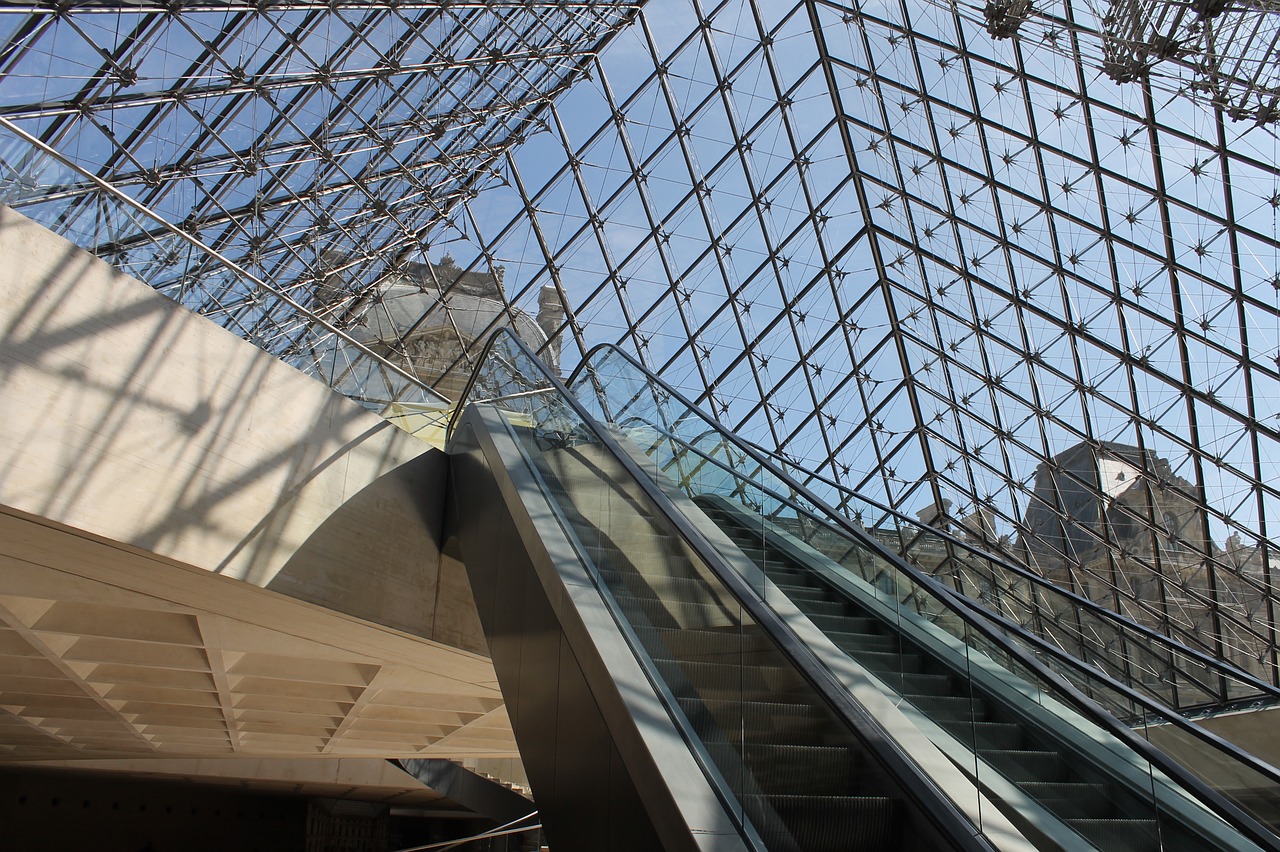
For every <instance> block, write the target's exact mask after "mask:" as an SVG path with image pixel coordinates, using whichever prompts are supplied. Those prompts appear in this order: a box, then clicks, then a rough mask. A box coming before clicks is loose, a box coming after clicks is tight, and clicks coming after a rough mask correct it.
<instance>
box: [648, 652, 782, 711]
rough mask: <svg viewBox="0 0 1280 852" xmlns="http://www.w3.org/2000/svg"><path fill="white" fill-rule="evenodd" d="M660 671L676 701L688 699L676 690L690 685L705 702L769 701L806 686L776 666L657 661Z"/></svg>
mask: <svg viewBox="0 0 1280 852" xmlns="http://www.w3.org/2000/svg"><path fill="white" fill-rule="evenodd" d="M654 663H655V664H656V665H657V667H658V671H660V672H661V673H662V676H663V678H664V679H665V680H666V681H667V686H668V687H669V688H670V689H671V690H672V692H673V693H674V694H675V695H676V697H677V698H684V697H692V696H686V694H684V693H683V692H681V691H680V690H679V689H678V688H677V687H678V685H680V684H683V683H687V684H688V685H689V686H690V687H691V688H692V689H693V691H694V693H695V694H696V695H698V696H699V697H701V698H703V699H704V700H716V699H719V700H733V699H735V698H740V699H742V700H744V701H767V700H768V699H769V698H771V697H773V696H776V695H778V694H779V693H783V694H785V693H786V692H787V691H789V690H792V689H796V688H798V687H803V686H804V685H805V681H804V680H803V679H802V678H801V677H800V675H799V674H798V673H797V672H796V671H794V670H793V669H785V668H779V667H776V666H725V665H719V664H716V663H699V662H688V663H682V662H679V661H676V660H671V659H661V658H656V657H655V658H654Z"/></svg>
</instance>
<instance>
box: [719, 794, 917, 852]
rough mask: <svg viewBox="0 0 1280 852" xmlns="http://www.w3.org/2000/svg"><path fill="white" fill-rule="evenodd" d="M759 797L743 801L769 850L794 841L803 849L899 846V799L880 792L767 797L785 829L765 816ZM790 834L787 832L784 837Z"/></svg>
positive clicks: (832, 851) (857, 851) (876, 850)
mask: <svg viewBox="0 0 1280 852" xmlns="http://www.w3.org/2000/svg"><path fill="white" fill-rule="evenodd" d="M756 798H757V797H751V796H748V797H745V801H744V802H743V804H744V805H745V806H746V810H747V813H748V815H749V816H750V817H751V819H752V822H753V823H755V824H756V826H757V828H758V829H759V830H760V833H761V835H762V836H763V837H764V840H765V843H766V844H767V845H768V846H769V847H770V848H787V847H791V846H792V843H790V842H788V840H789V839H793V840H794V844H795V845H796V846H798V847H799V848H800V849H801V850H803V851H804V852H888V850H896V849H898V848H900V847H899V839H898V838H899V825H900V821H899V817H898V803H897V801H895V800H894V799H889V798H885V797H880V796H867V797H852V796H770V797H769V798H768V806H769V807H770V808H772V810H773V812H774V813H776V814H777V815H778V817H779V818H780V819H781V821H782V822H783V823H784V824H785V825H786V827H787V828H786V830H782V829H781V827H779V826H776V825H770V821H769V820H768V818H767V817H765V816H764V815H763V814H764V813H767V811H765V810H764V808H762V807H761V805H762V804H763V803H760V802H757V801H754V800H755V799H756ZM788 835H789V836H788Z"/></svg>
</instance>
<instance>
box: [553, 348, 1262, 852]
mask: <svg viewBox="0 0 1280 852" xmlns="http://www.w3.org/2000/svg"><path fill="white" fill-rule="evenodd" d="M602 349H609V350H610V351H612V352H614V353H616V354H620V355H622V356H623V358H624V359H625V360H626V361H628V362H629V363H630V364H632V365H633V366H634V367H636V368H637V369H639V370H640V371H641V374H642V375H644V376H646V377H647V378H648V379H650V380H651V381H653V383H654V384H655V385H656V386H658V387H660V388H662V389H663V390H667V391H671V389H670V388H668V387H667V385H666V384H665V383H664V382H661V381H660V380H658V379H656V377H654V376H653V375H652V374H651V373H650V372H649V371H648V370H646V369H645V368H644V367H643V366H641V365H640V364H639V363H638V362H636V361H635V359H633V358H631V357H630V356H629V355H627V353H625V352H623V351H622V350H621V349H619V348H617V347H616V346H613V345H612V344H601V345H598V346H595V347H593V348H592V349H591V350H590V352H588V353H587V356H586V357H584V358H583V360H582V362H581V363H579V365H578V366H577V367H576V368H575V369H574V371H573V373H572V374H571V375H570V376H569V379H568V381H570V382H572V381H575V380H576V379H577V378H578V376H579V374H580V373H581V371H582V370H583V369H584V368H586V367H588V366H589V365H590V363H591V362H590V360H589V359H590V357H591V356H592V355H594V354H595V353H596V352H598V351H600V350H602ZM555 381H556V384H557V385H560V384H561V383H560V381H559V380H558V379H557V380H555ZM672 395H673V397H674V398H676V399H678V400H679V401H680V402H681V403H682V404H685V405H688V407H689V408H690V409H692V410H694V411H699V409H698V408H697V407H696V406H693V405H689V404H688V401H687V400H686V399H685V398H684V396H683V395H682V394H679V393H678V392H672ZM574 404H575V408H576V407H577V406H578V405H580V404H579V403H578V402H577V400H576V399H574ZM584 411H585V409H584ZM587 416H588V417H590V415H587ZM708 420H710V418H708ZM590 422H594V418H591V421H590ZM710 422H714V421H713V420H712V421H710ZM724 432H725V435H726V436H731V435H732V434H733V433H732V432H731V431H729V430H728V429H725V430H724ZM605 437H607V436H605ZM609 444H610V449H614V446H615V445H614V442H613V441H612V440H611V439H610V440H609ZM617 451H618V452H621V453H623V455H625V451H623V450H621V448H618V449H617ZM751 455H752V456H753V458H754V460H755V461H757V462H758V463H760V465H761V466H762V467H763V468H764V469H765V470H767V471H769V472H770V473H771V474H772V475H774V476H777V477H778V478H779V479H781V480H782V481H783V482H785V483H786V484H787V486H788V487H790V488H794V489H795V490H796V492H797V493H799V494H800V495H801V496H803V497H804V498H805V499H806V500H808V501H810V502H811V503H813V505H815V506H817V507H819V508H821V509H822V510H823V511H826V512H828V513H830V515H831V519H832V520H833V521H835V522H836V524H837V525H838V526H840V527H843V528H844V530H845V531H846V532H847V533H849V534H850V535H852V537H853V538H854V539H855V540H856V541H858V542H860V543H862V544H863V545H864V546H866V547H867V548H868V549H869V550H871V551H872V552H873V553H875V554H876V555H878V556H880V557H881V558H883V559H885V560H886V561H887V562H888V563H889V564H890V565H892V566H893V567H894V568H895V569H896V570H898V571H900V572H902V573H903V574H905V575H906V576H907V577H909V578H910V579H911V580H912V581H913V582H915V583H917V584H919V585H920V586H922V587H923V588H924V589H926V590H928V591H929V592H930V593H931V594H933V595H934V596H935V597H937V598H938V599H939V600H940V601H941V602H942V603H943V604H944V605H945V606H946V607H947V608H948V609H950V610H951V611H952V612H954V613H955V614H956V615H957V616H959V617H960V618H961V620H963V621H964V622H965V624H966V625H967V626H968V627H969V628H971V629H973V630H975V631H976V632H977V633H978V634H980V635H981V636H982V637H983V639H985V640H986V641H988V642H990V643H991V644H992V645H994V646H995V647H996V648H998V649H999V650H1000V651H1001V652H1003V653H1005V654H1007V655H1008V656H1009V657H1010V658H1012V659H1013V660H1015V661H1017V663H1018V664H1019V665H1020V666H1022V667H1024V668H1025V669H1027V670H1029V671H1031V672H1032V673H1034V674H1035V675H1036V676H1037V677H1039V678H1041V679H1042V680H1043V681H1044V682H1045V683H1047V684H1051V685H1052V686H1053V687H1054V688H1056V690H1058V691H1059V698H1062V699H1065V701H1066V703H1067V704H1068V705H1069V706H1071V707H1072V708H1073V709H1075V710H1077V711H1078V712H1080V713H1081V714H1082V715H1083V716H1084V717H1085V718H1086V719H1088V720H1089V721H1091V722H1093V723H1094V724H1095V725H1097V726H1098V727H1100V728H1102V729H1103V730H1105V731H1107V732H1108V733H1109V734H1111V735H1112V736H1114V737H1116V738H1117V739H1118V740H1120V742H1122V743H1124V744H1125V745H1126V746H1128V747H1129V748H1130V749H1132V750H1133V751H1135V752H1137V754H1138V755H1140V756H1141V757H1142V758H1143V759H1144V760H1146V761H1147V762H1148V763H1150V764H1151V766H1152V767H1153V768H1155V769H1158V770H1159V771H1160V772H1162V773H1164V774H1165V775H1166V776H1167V777H1169V778H1170V779H1172V780H1173V781H1174V782H1175V783H1176V784H1177V785H1179V786H1181V787H1182V788H1183V789H1184V790H1185V791H1187V792H1188V793H1189V794H1191V795H1192V796H1193V798H1196V799H1198V800H1199V801H1200V802H1201V804H1203V805H1205V806H1207V807H1208V808H1209V809H1210V810H1211V811H1213V812H1214V813H1215V814H1217V815H1218V816H1219V817H1220V818H1222V819H1223V820H1225V821H1226V822H1227V824H1229V825H1231V826H1232V827H1234V828H1235V829H1236V830H1238V831H1240V832H1241V833H1242V834H1244V835H1245V836H1246V837H1247V838H1248V839H1249V840H1251V841H1253V842H1254V843H1257V844H1258V845H1259V846H1261V847H1263V848H1265V849H1273V850H1277V852H1280V837H1277V835H1275V834H1274V833H1272V832H1271V831H1270V830H1268V829H1267V828H1266V827H1265V826H1264V825H1262V824H1261V823H1260V822H1258V821H1257V820H1256V819H1255V818H1254V817H1253V816H1251V815H1250V814H1248V813H1247V812H1245V811H1243V810H1242V809H1241V808H1240V807H1239V806H1237V805H1236V804H1235V803H1234V802H1231V801H1230V800H1228V799H1226V798H1225V797H1223V796H1222V794H1220V793H1218V792H1217V791H1216V790H1214V789H1213V788H1212V787H1209V786H1208V785H1207V784H1205V783H1204V782H1203V781H1201V780H1200V779H1199V778H1197V777H1196V776H1195V775H1193V774H1191V772H1189V771H1188V770H1187V769H1186V768H1185V767H1183V766H1182V765H1181V764H1180V763H1178V762H1176V761H1174V760H1172V759H1171V758H1170V757H1169V756H1168V755H1167V754H1165V753H1164V752H1163V751H1161V750H1160V749H1158V748H1156V747H1155V746H1153V745H1151V744H1150V743H1149V742H1147V741H1146V740H1145V739H1143V738H1142V737H1140V736H1138V735H1137V734H1135V733H1134V732H1133V731H1132V730H1130V729H1129V728H1128V726H1126V725H1124V724H1123V723H1122V722H1120V721H1119V720H1118V719H1116V718H1115V717H1114V716H1112V715H1111V714H1110V713H1108V712H1107V711H1106V710H1105V709H1103V708H1102V707H1101V706H1099V705H1098V704H1097V703H1096V702H1094V701H1093V700H1092V699H1091V698H1089V697H1088V696H1086V695H1085V694H1084V693H1082V692H1081V691H1080V690H1079V689H1077V688H1076V687H1075V686H1073V685H1072V684H1071V683H1070V682H1068V681H1067V680H1066V679H1065V678H1063V677H1062V676H1061V675H1059V674H1057V673H1056V672H1054V671H1052V670H1051V669H1049V668H1048V667H1046V666H1045V665H1044V664H1043V663H1041V662H1040V661H1039V660H1038V659H1036V658H1035V657H1034V656H1033V655H1032V654H1030V653H1029V652H1028V651H1026V650H1025V649H1024V648H1022V647H1020V646H1019V645H1017V644H1016V643H1015V642H1014V641H1013V639H1011V638H1010V637H1008V636H1007V635H1005V634H1004V633H1003V632H1002V631H1001V630H1000V629H999V628H997V627H996V626H995V625H994V624H992V623H991V622H990V621H989V620H988V617H987V615H986V614H985V613H983V612H982V611H981V610H979V609H978V608H977V607H976V606H975V605H974V604H973V603H972V602H970V601H969V600H968V599H967V598H965V597H963V596H961V595H959V594H957V593H955V592H953V591H951V590H950V589H948V588H947V587H946V586H944V585H943V584H942V583H941V582H939V581H938V580H937V579H935V578H934V577H931V576H929V575H928V574H925V573H924V572H922V571H920V570H919V569H917V568H915V567H914V566H912V565H910V564H909V563H907V562H906V560H904V559H902V558H901V557H900V556H899V555H898V554H896V553H894V552H893V551H891V550H890V549H889V548H887V547H885V546H884V545H882V544H880V542H878V541H876V540H875V539H874V538H872V537H871V536H869V535H867V533H866V531H865V530H862V529H859V528H858V527H857V526H856V525H854V524H853V523H852V522H850V521H849V520H848V519H846V518H844V517H843V516H842V515H841V514H840V513H838V512H836V511H835V510H833V509H832V508H831V507H829V506H827V504H826V503H825V502H824V501H822V500H821V499H819V498H818V496H817V495H816V494H813V492H812V491H810V490H809V489H808V488H806V487H805V486H803V485H801V484H800V483H799V482H797V481H795V479H794V478H793V477H791V476H790V475H789V474H786V473H784V472H782V471H780V470H778V469H777V468H776V467H775V466H774V465H773V463H772V462H770V461H768V460H766V459H763V458H758V457H756V454H754V453H751ZM626 461H628V462H629V461H630V460H629V459H627V460H626ZM628 467H629V468H630V465H628ZM646 478H647V477H646ZM644 486H645V488H646V490H649V483H647V482H646V483H644ZM654 490H655V491H656V490H657V489H654ZM660 505H662V506H663V508H664V509H665V508H666V507H667V505H668V502H667V501H666V499H665V495H664V499H663V501H662V503H661V504H660ZM672 509H673V510H674V506H673V507H672ZM676 514H678V512H676ZM681 526H682V527H683V525H681ZM681 531H682V532H683V529H682V530H681ZM697 538H698V539H700V538H701V537H700V535H699V536H697ZM689 543H690V544H691V545H694V540H693V539H690V542H689ZM694 546H695V547H697V546H698V545H694ZM708 549H710V548H708ZM699 552H700V555H702V554H701V551H699ZM718 567H719V564H718V560H717V568H718ZM722 580H723V578H722ZM744 585H745V584H744ZM746 588H747V590H748V591H749V592H750V596H751V598H752V599H753V601H752V602H753V603H755V593H754V591H751V590H750V587H749V586H746ZM743 602H744V603H745V601H743ZM762 606H764V605H763V604H762ZM765 608H766V609H767V608H768V607H767V606H765ZM753 614H754V613H753ZM787 633H788V635H789V634H790V630H789V629H787Z"/></svg>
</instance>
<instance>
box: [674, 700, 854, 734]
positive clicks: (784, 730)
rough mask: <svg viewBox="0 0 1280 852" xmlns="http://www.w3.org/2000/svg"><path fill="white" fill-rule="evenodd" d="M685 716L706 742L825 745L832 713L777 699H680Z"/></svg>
mask: <svg viewBox="0 0 1280 852" xmlns="http://www.w3.org/2000/svg"><path fill="white" fill-rule="evenodd" d="M679 702H680V707H681V709H682V710H684V714H685V716H686V717H687V718H688V719H689V720H690V722H692V723H693V726H694V729H695V730H696V731H697V732H698V735H699V736H700V737H701V738H702V740H703V742H707V743H710V742H729V741H730V740H733V741H737V740H740V739H742V738H743V737H745V738H746V739H748V740H756V741H759V742H772V743H776V744H779V745H822V744H823V743H825V742H826V741H827V737H828V734H829V733H830V716H829V715H828V714H827V713H824V712H823V711H821V710H820V709H818V708H817V707H815V706H813V705H809V704H787V703H783V702H777V701H717V700H711V701H705V702H704V701H701V700H700V699H697V698H681V699H679Z"/></svg>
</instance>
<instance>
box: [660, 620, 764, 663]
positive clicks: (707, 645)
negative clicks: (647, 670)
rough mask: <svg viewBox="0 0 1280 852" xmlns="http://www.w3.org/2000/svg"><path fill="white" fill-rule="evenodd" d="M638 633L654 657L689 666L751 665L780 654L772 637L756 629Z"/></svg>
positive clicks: (663, 630) (733, 628)
mask: <svg viewBox="0 0 1280 852" xmlns="http://www.w3.org/2000/svg"><path fill="white" fill-rule="evenodd" d="M635 631H636V635H637V636H639V637H640V641H641V642H642V643H643V644H644V646H645V648H646V649H648V651H649V653H650V656H659V657H669V658H671V659H676V660H685V661H689V662H704V663H721V664H723V665H742V664H744V663H745V664H748V665H750V664H751V663H752V660H753V658H761V657H764V658H766V659H767V658H769V657H772V656H773V655H775V654H776V653H777V651H776V648H775V646H774V644H773V642H772V641H771V640H770V639H769V637H768V636H765V635H764V634H763V633H761V632H760V631H759V630H757V629H755V628H750V632H744V631H743V630H742V629H741V628H739V627H727V628H723V629H719V630H694V629H688V628H686V629H676V628H661V627H636V628H635ZM762 662H763V660H762Z"/></svg>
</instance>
